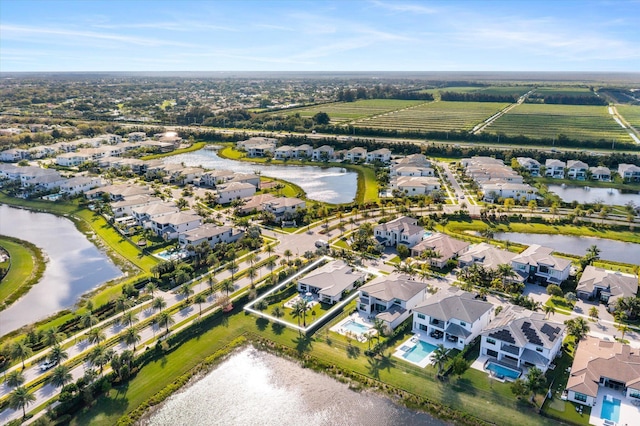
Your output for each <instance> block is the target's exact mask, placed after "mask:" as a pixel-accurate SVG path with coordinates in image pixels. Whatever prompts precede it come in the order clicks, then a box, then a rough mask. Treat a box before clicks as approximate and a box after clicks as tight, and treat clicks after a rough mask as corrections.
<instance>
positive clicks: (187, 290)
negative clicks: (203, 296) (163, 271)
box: [178, 283, 193, 303]
mask: <svg viewBox="0 0 640 426" xmlns="http://www.w3.org/2000/svg"><path fill="white" fill-rule="evenodd" d="M178 293H179V294H180V295H181V296H183V297H184V298H185V302H187V303H189V300H190V298H191V295H192V294H193V289H192V288H191V286H190V285H189V284H186V283H185V284H182V286H181V287H180V290H179V291H178Z"/></svg>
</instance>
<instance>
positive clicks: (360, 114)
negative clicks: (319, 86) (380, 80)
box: [273, 99, 424, 124]
mask: <svg viewBox="0 0 640 426" xmlns="http://www.w3.org/2000/svg"><path fill="white" fill-rule="evenodd" d="M422 103H424V101H405V100H397V99H365V100H358V101H355V102H335V103H329V104H322V105H315V106H312V107H306V108H305V107H303V108H297V109H289V110H287V111H277V112H274V113H273V114H274V115H282V114H287V115H291V114H300V116H301V117H313V116H314V115H316V114H317V113H319V112H326V113H327V114H329V118H330V119H331V122H332V123H334V124H336V123H343V122H346V121H352V120H357V119H360V118H364V117H371V116H376V115H379V114H386V113H390V112H392V111H397V110H402V109H404V108H409V107H413V106H416V105H420V104H422Z"/></svg>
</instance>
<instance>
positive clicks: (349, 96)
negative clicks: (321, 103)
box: [336, 84, 433, 102]
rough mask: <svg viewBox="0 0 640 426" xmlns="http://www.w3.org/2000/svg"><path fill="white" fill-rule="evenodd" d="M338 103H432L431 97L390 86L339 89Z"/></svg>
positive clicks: (423, 93)
mask: <svg viewBox="0 0 640 426" xmlns="http://www.w3.org/2000/svg"><path fill="white" fill-rule="evenodd" d="M336 98H337V100H338V101H340V102H354V101H357V100H359V99H401V100H409V101H432V100H433V95H432V94H431V93H427V92H420V91H417V90H401V89H398V88H397V87H394V86H390V85H382V84H379V85H377V86H373V87H369V88H366V87H358V88H355V89H340V90H338V93H337V94H336Z"/></svg>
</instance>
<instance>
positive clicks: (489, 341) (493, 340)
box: [487, 338, 496, 345]
mask: <svg viewBox="0 0 640 426" xmlns="http://www.w3.org/2000/svg"><path fill="white" fill-rule="evenodd" d="M487 343H488V344H490V345H495V344H496V341H495V339H491V338H487Z"/></svg>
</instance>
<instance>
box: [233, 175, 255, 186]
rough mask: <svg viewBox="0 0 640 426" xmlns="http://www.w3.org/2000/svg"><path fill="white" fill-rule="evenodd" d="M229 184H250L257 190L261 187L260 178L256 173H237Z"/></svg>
mask: <svg viewBox="0 0 640 426" xmlns="http://www.w3.org/2000/svg"><path fill="white" fill-rule="evenodd" d="M229 182H241V183H250V184H251V185H253V186H255V187H256V188H257V187H258V185H260V176H258V175H257V174H255V173H236V174H235V175H233V177H232V178H231V179H230V180H229Z"/></svg>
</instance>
